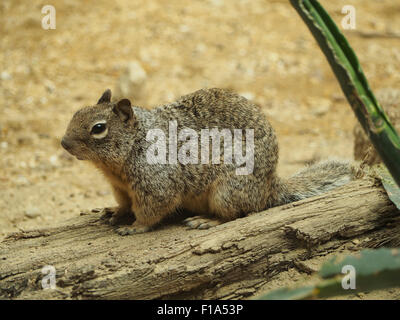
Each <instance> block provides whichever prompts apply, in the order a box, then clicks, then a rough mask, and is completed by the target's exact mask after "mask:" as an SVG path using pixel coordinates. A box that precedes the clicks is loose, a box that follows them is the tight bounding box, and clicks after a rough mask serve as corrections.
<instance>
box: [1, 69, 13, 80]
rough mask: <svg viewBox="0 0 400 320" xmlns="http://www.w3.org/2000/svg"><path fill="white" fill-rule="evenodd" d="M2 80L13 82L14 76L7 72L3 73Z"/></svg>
mask: <svg viewBox="0 0 400 320" xmlns="http://www.w3.org/2000/svg"><path fill="white" fill-rule="evenodd" d="M0 79H1V80H11V79H12V76H11V74H9V73H8V72H7V71H3V72H2V73H0Z"/></svg>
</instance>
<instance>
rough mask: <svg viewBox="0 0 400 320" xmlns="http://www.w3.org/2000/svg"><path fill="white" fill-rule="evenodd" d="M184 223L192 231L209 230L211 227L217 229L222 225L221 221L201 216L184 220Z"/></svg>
mask: <svg viewBox="0 0 400 320" xmlns="http://www.w3.org/2000/svg"><path fill="white" fill-rule="evenodd" d="M184 222H185V224H186V226H187V227H189V228H190V229H200V230H205V229H209V228H211V227H215V226H217V225H219V224H221V222H220V221H219V220H214V219H207V218H202V217H201V216H195V217H190V218H187V219H185V220H184Z"/></svg>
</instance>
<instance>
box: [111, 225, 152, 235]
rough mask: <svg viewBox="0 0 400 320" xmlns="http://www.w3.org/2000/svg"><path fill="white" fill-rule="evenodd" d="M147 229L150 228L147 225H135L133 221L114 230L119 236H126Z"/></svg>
mask: <svg viewBox="0 0 400 320" xmlns="http://www.w3.org/2000/svg"><path fill="white" fill-rule="evenodd" d="M149 230H150V228H149V227H147V226H142V225H135V223H134V224H133V225H131V226H130V227H121V228H118V229H117V230H116V231H117V233H118V234H119V235H121V236H127V235H132V234H138V233H145V232H148V231H149Z"/></svg>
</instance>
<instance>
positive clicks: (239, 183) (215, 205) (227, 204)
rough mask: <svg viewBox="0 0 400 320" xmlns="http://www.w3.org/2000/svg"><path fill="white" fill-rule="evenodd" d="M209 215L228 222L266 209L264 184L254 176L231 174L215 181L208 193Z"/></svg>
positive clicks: (260, 178) (259, 178) (261, 179)
mask: <svg viewBox="0 0 400 320" xmlns="http://www.w3.org/2000/svg"><path fill="white" fill-rule="evenodd" d="M209 194H210V196H209V207H210V210H211V213H212V214H213V215H214V216H216V217H217V218H218V219H220V220H222V221H230V220H234V219H237V218H239V217H242V216H244V215H246V214H248V213H251V212H259V211H262V210H264V209H265V208H266V206H267V202H268V192H267V190H266V182H265V179H263V178H262V177H256V176H255V175H236V174H235V172H232V173H231V174H230V175H228V176H227V177H224V178H223V179H218V180H216V181H215V182H214V183H213V185H212V187H211V192H210V193H209Z"/></svg>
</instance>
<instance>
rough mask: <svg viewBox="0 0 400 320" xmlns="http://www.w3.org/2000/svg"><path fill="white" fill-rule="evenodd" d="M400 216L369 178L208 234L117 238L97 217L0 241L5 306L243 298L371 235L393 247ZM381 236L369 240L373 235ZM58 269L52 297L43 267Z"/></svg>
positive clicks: (169, 231)
mask: <svg viewBox="0 0 400 320" xmlns="http://www.w3.org/2000/svg"><path fill="white" fill-rule="evenodd" d="M388 226H390V227H391V228H392V229H393V228H397V229H399V227H400V220H399V211H398V210H397V209H396V208H395V206H394V205H393V204H392V203H391V201H390V200H389V199H388V197H387V195H386V193H385V191H384V190H383V188H382V187H381V186H380V185H379V184H377V183H376V181H374V180H373V179H362V180H357V181H353V182H351V183H349V184H348V185H346V186H344V187H341V188H338V189H335V190H333V191H331V192H329V193H326V194H324V195H321V196H317V197H313V198H309V199H305V200H302V201H299V202H295V203H291V204H288V205H284V206H281V207H276V208H272V209H269V210H266V211H263V212H259V213H254V214H251V215H250V216H248V217H245V218H241V219H237V220H235V221H231V222H228V223H225V224H222V225H219V226H217V227H214V228H212V229H209V230H187V229H186V228H185V227H184V226H183V225H182V224H181V223H180V222H176V223H170V224H168V225H164V226H162V227H160V228H158V229H156V230H154V231H152V232H149V233H145V234H138V235H131V236H124V237H122V236H119V235H118V234H116V233H115V231H114V230H113V227H111V226H109V225H107V224H105V223H104V221H102V220H101V219H100V214H99V213H91V214H87V215H82V216H78V217H76V218H74V219H71V220H69V221H66V222H65V223H63V224H62V225H60V226H57V227H52V228H44V229H41V230H36V231H28V232H19V233H14V234H11V235H9V236H8V237H7V238H6V239H4V240H3V241H2V242H1V243H0V297H1V298H3V299H4V298H5V299H28V298H29V299H36V298H37V299H59V298H61V299H82V298H83V299H161V298H176V299H178V298H179V299H242V298H246V297H251V296H253V295H254V294H256V293H258V292H257V290H258V289H259V288H260V287H261V286H263V285H265V284H266V283H267V282H268V281H269V280H270V279H271V278H272V277H274V276H275V275H277V274H279V273H280V272H281V271H283V270H287V269H288V268H291V267H294V266H295V265H296V264H297V265H298V264H299V262H301V261H305V260H307V259H311V258H313V257H315V256H317V255H318V254H320V253H321V251H324V252H334V251H335V249H336V248H337V247H338V246H339V245H340V244H343V243H345V242H349V241H351V240H353V239H354V238H357V237H361V236H363V235H364V236H365V235H368V237H369V239H373V240H374V241H373V243H371V246H374V247H378V246H380V245H390V244H391V243H400V241H399V239H400V233H399V232H386V233H385V232H384V231H385V228H387V227H388ZM375 236H376V237H379V238H376V237H375ZM46 265H51V266H54V267H55V269H56V285H57V288H56V289H54V290H51V289H48V290H43V289H42V285H41V284H42V279H43V277H44V274H42V268H43V267H44V266H46Z"/></svg>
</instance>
